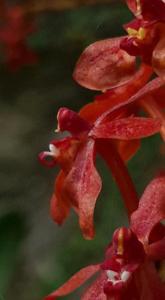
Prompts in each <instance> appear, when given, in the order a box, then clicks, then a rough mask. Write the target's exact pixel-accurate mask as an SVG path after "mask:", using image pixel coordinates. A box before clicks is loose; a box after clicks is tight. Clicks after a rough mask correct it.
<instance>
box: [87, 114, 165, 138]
mask: <svg viewBox="0 0 165 300" xmlns="http://www.w3.org/2000/svg"><path fill="white" fill-rule="evenodd" d="M160 127H161V123H160V121H159V120H156V119H152V118H140V117H139V118H138V117H137V118H125V119H117V120H113V121H111V122H107V123H104V124H101V125H100V126H98V127H96V126H95V127H94V128H93V129H92V130H91V131H90V133H89V135H90V136H93V137H94V138H103V139H106V138H108V139H109V138H111V139H121V140H131V139H139V138H142V137H147V136H150V135H152V134H154V133H156V132H158V131H159V130H160Z"/></svg>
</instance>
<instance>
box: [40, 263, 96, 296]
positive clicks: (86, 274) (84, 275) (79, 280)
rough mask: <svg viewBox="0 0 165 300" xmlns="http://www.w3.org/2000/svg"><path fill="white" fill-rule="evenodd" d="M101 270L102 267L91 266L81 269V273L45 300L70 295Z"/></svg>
mask: <svg viewBox="0 0 165 300" xmlns="http://www.w3.org/2000/svg"><path fill="white" fill-rule="evenodd" d="M99 269H100V265H99V264H98V265H91V266H88V267H85V268H83V269H81V270H80V271H79V272H77V273H76V274H74V275H73V276H72V277H71V278H70V279H69V280H68V281H67V282H66V283H64V284H63V285H62V286H61V287H60V288H58V289H57V290H56V291H55V292H53V293H52V294H50V295H48V296H47V297H46V298H45V299H44V300H53V299H54V300H55V299H57V298H58V297H61V296H65V295H68V294H70V293H72V292H73V291H74V290H75V289H77V288H78V287H80V286H81V285H82V284H83V283H84V282H85V281H86V280H88V279H89V278H90V277H92V276H93V275H94V274H95V273H96V272H98V271H99Z"/></svg>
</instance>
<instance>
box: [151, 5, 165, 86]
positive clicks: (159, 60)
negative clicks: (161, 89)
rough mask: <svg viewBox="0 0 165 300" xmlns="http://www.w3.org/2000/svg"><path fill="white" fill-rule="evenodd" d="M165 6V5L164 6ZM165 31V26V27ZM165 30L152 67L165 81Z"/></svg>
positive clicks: (153, 58) (155, 52)
mask: <svg viewBox="0 0 165 300" xmlns="http://www.w3.org/2000/svg"><path fill="white" fill-rule="evenodd" d="M164 5H165V4H164ZM164 30H165V26H164ZM164 30H163V35H162V38H161V39H160V41H159V43H158V44H157V46H156V47H155V49H154V51H153V55H152V65H153V68H154V70H155V72H156V74H157V75H158V76H160V77H161V78H162V79H163V80H164V81H165V37H164Z"/></svg>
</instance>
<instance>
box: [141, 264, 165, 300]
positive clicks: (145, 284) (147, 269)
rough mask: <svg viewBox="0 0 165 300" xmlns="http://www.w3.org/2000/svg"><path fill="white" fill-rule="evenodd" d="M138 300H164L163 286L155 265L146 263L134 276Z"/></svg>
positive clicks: (164, 286) (164, 291) (164, 290)
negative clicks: (138, 294)
mask: <svg viewBox="0 0 165 300" xmlns="http://www.w3.org/2000/svg"><path fill="white" fill-rule="evenodd" d="M136 282H137V284H138V287H139V292H140V300H164V296H165V285H164V284H163V282H161V280H160V278H159V275H158V272H157V270H156V268H155V265H154V264H153V263H150V262H146V263H145V264H144V265H142V266H141V268H140V269H139V272H138V273H137V274H136Z"/></svg>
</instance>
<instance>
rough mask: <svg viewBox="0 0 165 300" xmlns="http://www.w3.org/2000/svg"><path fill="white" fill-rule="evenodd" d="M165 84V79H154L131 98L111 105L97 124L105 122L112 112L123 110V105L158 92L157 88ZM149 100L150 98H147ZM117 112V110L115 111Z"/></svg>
mask: <svg viewBox="0 0 165 300" xmlns="http://www.w3.org/2000/svg"><path fill="white" fill-rule="evenodd" d="M163 84H164V82H163V80H161V79H160V78H156V79H153V80H152V81H150V82H148V83H147V84H146V85H145V86H144V87H143V88H142V89H140V90H139V91H138V92H137V93H136V94H135V95H133V96H132V97H130V98H129V99H126V101H123V102H121V103H117V104H116V105H114V106H113V107H111V108H110V109H109V110H107V111H105V113H103V114H102V115H101V116H100V118H98V119H97V120H96V122H95V124H97V125H98V124H100V123H102V122H103V120H104V119H105V118H106V117H107V116H108V115H110V114H112V113H114V112H115V111H116V110H117V109H118V110H121V111H122V110H123V107H124V106H126V105H128V104H131V103H133V102H135V101H138V100H140V99H141V98H143V99H145V97H146V96H148V95H149V94H152V93H153V92H156V90H157V89H159V88H160V87H161V86H162V85H163ZM146 100H148V98H146ZM115 113H116V112H115Z"/></svg>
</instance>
